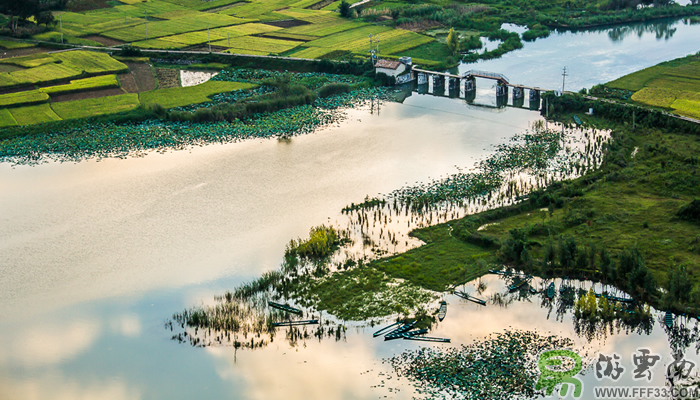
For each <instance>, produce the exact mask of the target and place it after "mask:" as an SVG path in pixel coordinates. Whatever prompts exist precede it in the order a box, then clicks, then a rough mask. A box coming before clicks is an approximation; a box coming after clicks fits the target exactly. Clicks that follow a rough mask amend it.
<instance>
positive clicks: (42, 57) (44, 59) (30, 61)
mask: <svg viewBox="0 0 700 400" xmlns="http://www.w3.org/2000/svg"><path fill="white" fill-rule="evenodd" d="M56 61H57V60H56V59H55V58H53V56H51V55H50V54H42V53H39V54H32V55H30V56H24V57H12V58H5V59H2V60H0V63H4V64H14V65H17V66H20V67H24V68H33V67H38V66H40V65H44V64H48V63H55V62H56Z"/></svg>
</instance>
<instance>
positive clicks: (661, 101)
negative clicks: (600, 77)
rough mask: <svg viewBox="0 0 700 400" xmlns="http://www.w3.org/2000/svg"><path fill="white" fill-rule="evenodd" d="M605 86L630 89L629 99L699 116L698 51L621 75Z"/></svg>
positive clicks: (699, 70)
mask: <svg viewBox="0 0 700 400" xmlns="http://www.w3.org/2000/svg"><path fill="white" fill-rule="evenodd" d="M606 86H607V87H610V88H614V89H623V90H629V91H631V92H634V94H632V97H631V98H632V100H633V101H635V102H637V103H641V104H646V105H649V106H653V107H660V108H666V109H670V110H673V111H674V112H676V113H678V114H681V115H685V116H688V117H693V118H700V53H698V54H696V55H692V56H688V57H684V58H680V59H677V60H673V61H668V62H665V63H661V64H659V65H655V66H653V67H649V68H646V69H643V70H641V71H638V72H635V73H632V74H629V75H626V76H623V77H622V78H619V79H617V80H614V81H612V82H609V83H607V84H606Z"/></svg>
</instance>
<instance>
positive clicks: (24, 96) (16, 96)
mask: <svg viewBox="0 0 700 400" xmlns="http://www.w3.org/2000/svg"><path fill="white" fill-rule="evenodd" d="M47 101H49V95H48V94H46V93H44V92H42V91H41V90H30V91H27V92H17V93H8V94H0V107H14V106H19V105H28V104H39V103H45V102H47Z"/></svg>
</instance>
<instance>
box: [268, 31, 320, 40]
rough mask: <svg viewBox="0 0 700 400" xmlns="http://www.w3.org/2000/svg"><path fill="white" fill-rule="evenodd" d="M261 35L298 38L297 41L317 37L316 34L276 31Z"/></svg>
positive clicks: (275, 37)
mask: <svg viewBox="0 0 700 400" xmlns="http://www.w3.org/2000/svg"><path fill="white" fill-rule="evenodd" d="M263 36H264V37H269V38H273V39H291V40H299V41H304V42H308V41H311V40H316V39H318V38H317V37H316V36H309V35H299V34H296V33H278V32H270V33H266V34H265V35H263Z"/></svg>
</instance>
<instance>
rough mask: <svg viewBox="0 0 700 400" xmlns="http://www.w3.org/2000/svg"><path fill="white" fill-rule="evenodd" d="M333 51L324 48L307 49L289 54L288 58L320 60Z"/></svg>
mask: <svg viewBox="0 0 700 400" xmlns="http://www.w3.org/2000/svg"><path fill="white" fill-rule="evenodd" d="M334 51H335V50H333V49H329V48H325V47H307V48H305V49H302V50H299V51H296V52H294V53H292V54H290V57H298V58H320V57H323V56H325V55H326V54H329V53H332V52H334Z"/></svg>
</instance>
